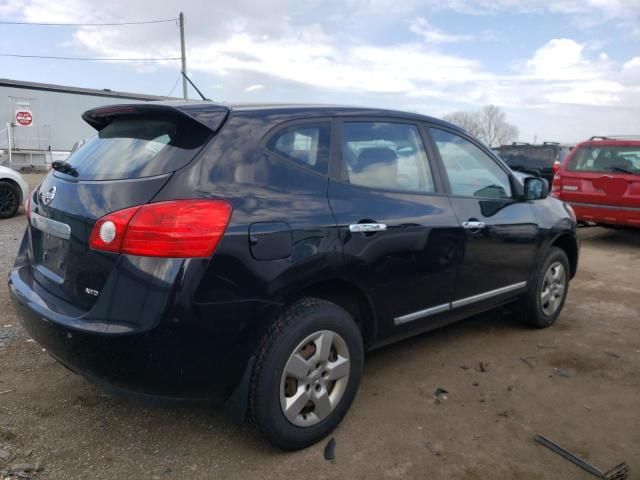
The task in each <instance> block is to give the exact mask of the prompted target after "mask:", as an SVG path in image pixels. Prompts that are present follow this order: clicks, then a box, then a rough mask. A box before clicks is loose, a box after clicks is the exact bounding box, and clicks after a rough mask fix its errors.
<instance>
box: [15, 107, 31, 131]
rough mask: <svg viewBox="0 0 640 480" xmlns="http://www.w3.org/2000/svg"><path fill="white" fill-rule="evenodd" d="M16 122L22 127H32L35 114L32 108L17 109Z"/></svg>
mask: <svg viewBox="0 0 640 480" xmlns="http://www.w3.org/2000/svg"><path fill="white" fill-rule="evenodd" d="M16 123H17V124H18V125H20V126H21V127H30V126H31V125H33V115H32V114H31V111H30V110H25V109H22V110H16Z"/></svg>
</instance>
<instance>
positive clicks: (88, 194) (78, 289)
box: [26, 105, 227, 311]
mask: <svg viewBox="0 0 640 480" xmlns="http://www.w3.org/2000/svg"><path fill="white" fill-rule="evenodd" d="M213 107H214V108H213V109H212V111H213V112H214V113H215V112H216V111H217V110H216V108H215V107H216V106H213ZM226 112H227V110H226V109H225V110H224V111H220V112H218V113H220V114H221V115H224V117H222V118H223V119H224V118H225V117H226ZM197 113H202V107H201V109H200V110H198V112H197ZM214 117H215V115H212V112H211V111H210V112H209V116H207V117H206V120H208V121H209V122H210V125H209V126H207V125H205V124H203V123H202V121H200V120H198V119H196V118H193V117H191V116H189V115H186V114H185V113H184V112H183V111H178V110H176V109H175V108H172V107H171V108H169V107H162V108H158V106H157V105H152V106H149V105H144V106H137V105H136V106H118V107H109V108H106V109H99V110H94V111H90V112H87V113H86V114H85V115H84V118H85V120H87V121H89V123H90V124H91V125H92V126H94V127H95V128H96V129H97V130H98V134H97V135H96V136H95V137H93V138H91V139H89V140H88V141H87V142H86V143H85V144H84V145H83V146H82V147H81V148H80V149H78V150H77V151H76V152H74V153H73V154H72V155H71V156H70V157H69V159H68V160H67V162H65V163H64V164H61V165H56V166H55V168H56V170H52V171H51V172H50V173H49V175H48V176H47V177H46V179H45V180H44V182H43V183H42V185H41V186H40V187H39V188H38V190H37V191H36V192H35V193H34V195H33V196H32V197H31V208H30V215H29V227H28V233H27V235H28V240H29V241H28V251H27V252H26V254H27V256H28V258H29V264H30V268H31V269H32V272H31V273H32V275H33V278H34V280H35V281H36V282H37V283H38V284H39V285H40V286H41V287H43V288H44V289H45V290H47V291H48V292H49V293H51V294H53V295H55V296H56V297H58V298H60V299H62V300H64V301H65V302H67V303H68V304H70V305H72V306H74V307H76V308H79V309H81V310H84V311H87V310H89V309H90V308H91V307H92V306H93V305H94V304H95V302H96V301H97V299H98V298H99V296H100V293H101V291H102V289H103V287H104V286H105V284H106V282H107V280H108V279H109V276H110V274H111V273H112V271H113V270H114V268H115V266H116V263H117V262H118V261H119V257H120V255H119V254H116V253H108V252H101V251H96V250H93V249H91V248H90V247H89V237H90V234H91V231H92V229H93V226H94V224H95V223H96V221H97V220H98V219H99V218H101V217H103V216H104V215H106V214H109V213H112V212H114V211H117V210H122V209H124V208H128V207H132V206H137V205H143V204H146V203H149V202H150V201H152V199H153V198H154V197H155V196H156V194H157V193H158V192H159V191H160V190H161V189H162V187H163V186H164V185H165V183H166V182H167V181H168V179H169V178H170V177H171V175H172V173H173V172H174V171H176V170H178V169H180V168H182V167H184V166H185V165H187V164H188V163H189V162H190V161H192V160H193V159H194V158H195V157H196V155H197V154H198V153H199V152H200V150H201V149H202V147H203V146H204V145H206V143H207V142H208V141H209V140H210V139H211V137H212V136H213V135H214V134H215V130H217V128H219V127H220V125H221V122H220V123H218V124H216V125H217V126H215V130H214V128H213V127H212V126H211V125H213V123H211V122H213V121H214V120H215V119H214ZM220 118H221V117H218V120H220ZM131 274H132V275H135V274H136V272H131Z"/></svg>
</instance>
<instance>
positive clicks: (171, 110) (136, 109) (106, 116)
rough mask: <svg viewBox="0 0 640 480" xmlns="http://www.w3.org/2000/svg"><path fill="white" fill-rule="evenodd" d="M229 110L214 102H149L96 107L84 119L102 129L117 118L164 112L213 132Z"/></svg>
mask: <svg viewBox="0 0 640 480" xmlns="http://www.w3.org/2000/svg"><path fill="white" fill-rule="evenodd" d="M229 111H230V110H229V107H226V106H224V105H216V104H212V103H194V104H178V105H170V104H169V105H168V104H166V103H152V102H148V103H132V104H123V105H109V106H106V107H99V108H94V109H92V110H87V111H86V112H84V113H83V114H82V119H83V120H84V121H85V122H87V123H88V124H89V125H91V126H92V127H93V128H95V129H96V130H98V131H100V130H102V129H103V128H104V127H106V126H107V125H109V124H110V123H111V122H112V121H113V120H114V119H116V118H122V117H127V116H129V115H140V114H145V113H164V114H166V115H170V116H176V117H182V118H183V119H188V120H190V121H192V122H193V121H195V122H197V123H199V124H201V125H203V126H204V127H206V128H207V129H209V130H211V132H212V133H216V132H217V131H218V130H219V129H220V127H221V126H222V124H223V123H224V122H225V120H226V119H227V116H228V115H229Z"/></svg>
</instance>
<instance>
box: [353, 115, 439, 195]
mask: <svg viewBox="0 0 640 480" xmlns="http://www.w3.org/2000/svg"><path fill="white" fill-rule="evenodd" d="M342 160H343V164H344V168H345V169H346V170H347V171H346V172H345V173H346V177H347V178H348V179H349V182H350V183H352V184H353V185H361V186H363V187H371V188H383V189H388V190H406V191H410V192H423V193H429V192H434V191H435V188H434V184H433V177H432V175H431V170H430V169H429V162H428V161H427V155H426V153H425V149H424V145H423V144H422V139H421V138H420V132H419V131H418V128H417V127H416V126H415V125H410V124H403V123H385V122H345V123H344V124H343V127H342Z"/></svg>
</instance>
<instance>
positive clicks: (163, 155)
mask: <svg viewBox="0 0 640 480" xmlns="http://www.w3.org/2000/svg"><path fill="white" fill-rule="evenodd" d="M210 135H211V132H210V131H209V130H208V129H206V128H205V127H203V126H201V125H200V124H198V123H195V122H188V121H187V122H185V121H183V120H180V119H175V118H163V117H155V116H154V117H152V118H150V117H142V116H141V117H133V118H132V117H127V118H126V119H125V118H123V119H115V120H114V121H113V122H111V123H110V124H109V125H107V126H106V127H104V128H103V129H102V130H100V131H99V132H98V134H97V135H96V136H95V137H93V138H90V139H89V140H88V141H87V142H86V143H84V144H83V145H82V146H81V147H80V148H78V149H77V150H76V151H75V152H73V153H72V154H71V156H70V157H69V158H68V159H67V163H69V164H70V165H71V166H72V167H74V168H75V169H76V171H77V173H78V175H77V176H78V178H79V179H81V180H118V179H126V178H141V177H150V176H153V175H160V174H163V173H169V172H173V171H175V170H178V169H179V168H181V167H184V166H185V165H186V164H187V163H189V161H190V160H191V159H193V157H194V156H195V155H196V154H197V153H198V151H199V150H200V148H201V147H202V146H203V145H204V144H205V143H206V142H207V140H208V139H209V137H210Z"/></svg>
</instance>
